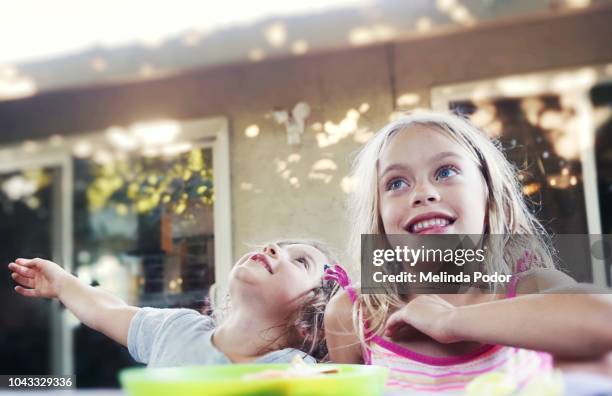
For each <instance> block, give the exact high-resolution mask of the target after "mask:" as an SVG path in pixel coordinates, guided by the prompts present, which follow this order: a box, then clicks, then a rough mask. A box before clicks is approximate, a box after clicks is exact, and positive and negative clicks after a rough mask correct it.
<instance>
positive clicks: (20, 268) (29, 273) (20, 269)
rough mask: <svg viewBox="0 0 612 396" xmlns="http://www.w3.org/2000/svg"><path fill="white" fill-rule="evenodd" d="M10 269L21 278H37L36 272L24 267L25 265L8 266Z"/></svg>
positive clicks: (11, 264) (12, 264)
mask: <svg viewBox="0 0 612 396" xmlns="http://www.w3.org/2000/svg"><path fill="white" fill-rule="evenodd" d="M8 267H9V269H10V270H11V271H13V272H15V273H17V274H19V275H21V276H24V277H26V278H33V277H34V276H35V272H34V271H33V270H31V269H29V268H27V267H24V266H23V265H20V264H16V263H10V264H9V265H8Z"/></svg>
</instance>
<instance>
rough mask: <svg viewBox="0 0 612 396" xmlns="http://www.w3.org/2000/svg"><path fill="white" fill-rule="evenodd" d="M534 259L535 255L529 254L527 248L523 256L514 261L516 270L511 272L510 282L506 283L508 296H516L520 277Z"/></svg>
mask: <svg viewBox="0 0 612 396" xmlns="http://www.w3.org/2000/svg"><path fill="white" fill-rule="evenodd" d="M534 259H535V255H533V254H530V253H529V252H528V251H527V250H525V253H524V254H523V257H521V258H520V259H519V260H518V261H517V262H516V272H515V273H514V274H512V279H510V284H509V285H508V294H507V297H508V298H512V297H516V288H517V287H518V282H519V280H520V277H521V275H522V274H523V273H524V272H525V271H527V270H528V269H529V268H530V267H531V265H530V264H531V263H532V262H533V260H534Z"/></svg>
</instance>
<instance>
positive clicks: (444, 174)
mask: <svg viewBox="0 0 612 396" xmlns="http://www.w3.org/2000/svg"><path fill="white" fill-rule="evenodd" d="M457 174H459V172H457V170H456V169H455V168H454V167H452V166H450V165H447V166H443V167H441V168H440V169H438V172H437V173H436V180H440V179H447V178H449V177H451V176H455V175H457Z"/></svg>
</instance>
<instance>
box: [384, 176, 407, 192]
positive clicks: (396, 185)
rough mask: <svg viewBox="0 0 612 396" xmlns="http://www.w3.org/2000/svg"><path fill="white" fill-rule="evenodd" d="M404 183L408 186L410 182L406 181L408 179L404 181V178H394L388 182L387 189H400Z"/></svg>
mask: <svg viewBox="0 0 612 396" xmlns="http://www.w3.org/2000/svg"><path fill="white" fill-rule="evenodd" d="M402 184H404V185H405V186H406V187H407V186H408V183H406V181H404V180H403V179H393V180H391V181H390V182H389V183H387V191H390V190H399V189H400V188H402V187H403V186H402Z"/></svg>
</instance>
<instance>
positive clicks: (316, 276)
mask: <svg viewBox="0 0 612 396" xmlns="http://www.w3.org/2000/svg"><path fill="white" fill-rule="evenodd" d="M328 261H329V260H328V259H327V256H326V255H325V254H323V253H322V252H321V251H320V250H318V249H317V248H315V247H314V246H311V245H307V244H299V243H296V244H291V245H284V246H282V247H281V246H278V245H277V244H274V243H272V244H268V245H266V246H265V247H264V248H263V249H262V250H261V251H255V252H251V253H248V254H246V255H244V256H243V257H242V258H241V259H240V260H239V261H238V262H237V263H236V265H235V266H234V268H233V269H232V271H231V273H230V294H231V295H232V300H234V298H239V299H240V300H242V301H244V302H246V303H248V304H249V305H250V306H252V304H258V305H259V306H260V307H263V308H264V309H269V308H272V309H274V310H276V311H278V312H279V314H280V313H283V314H284V313H288V312H293V311H294V310H295V309H296V308H297V307H298V306H299V304H300V300H301V298H302V297H304V296H306V295H307V294H308V293H309V292H310V291H311V290H313V289H315V288H317V287H319V286H321V279H322V277H323V272H324V266H325V264H329V263H328Z"/></svg>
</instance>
